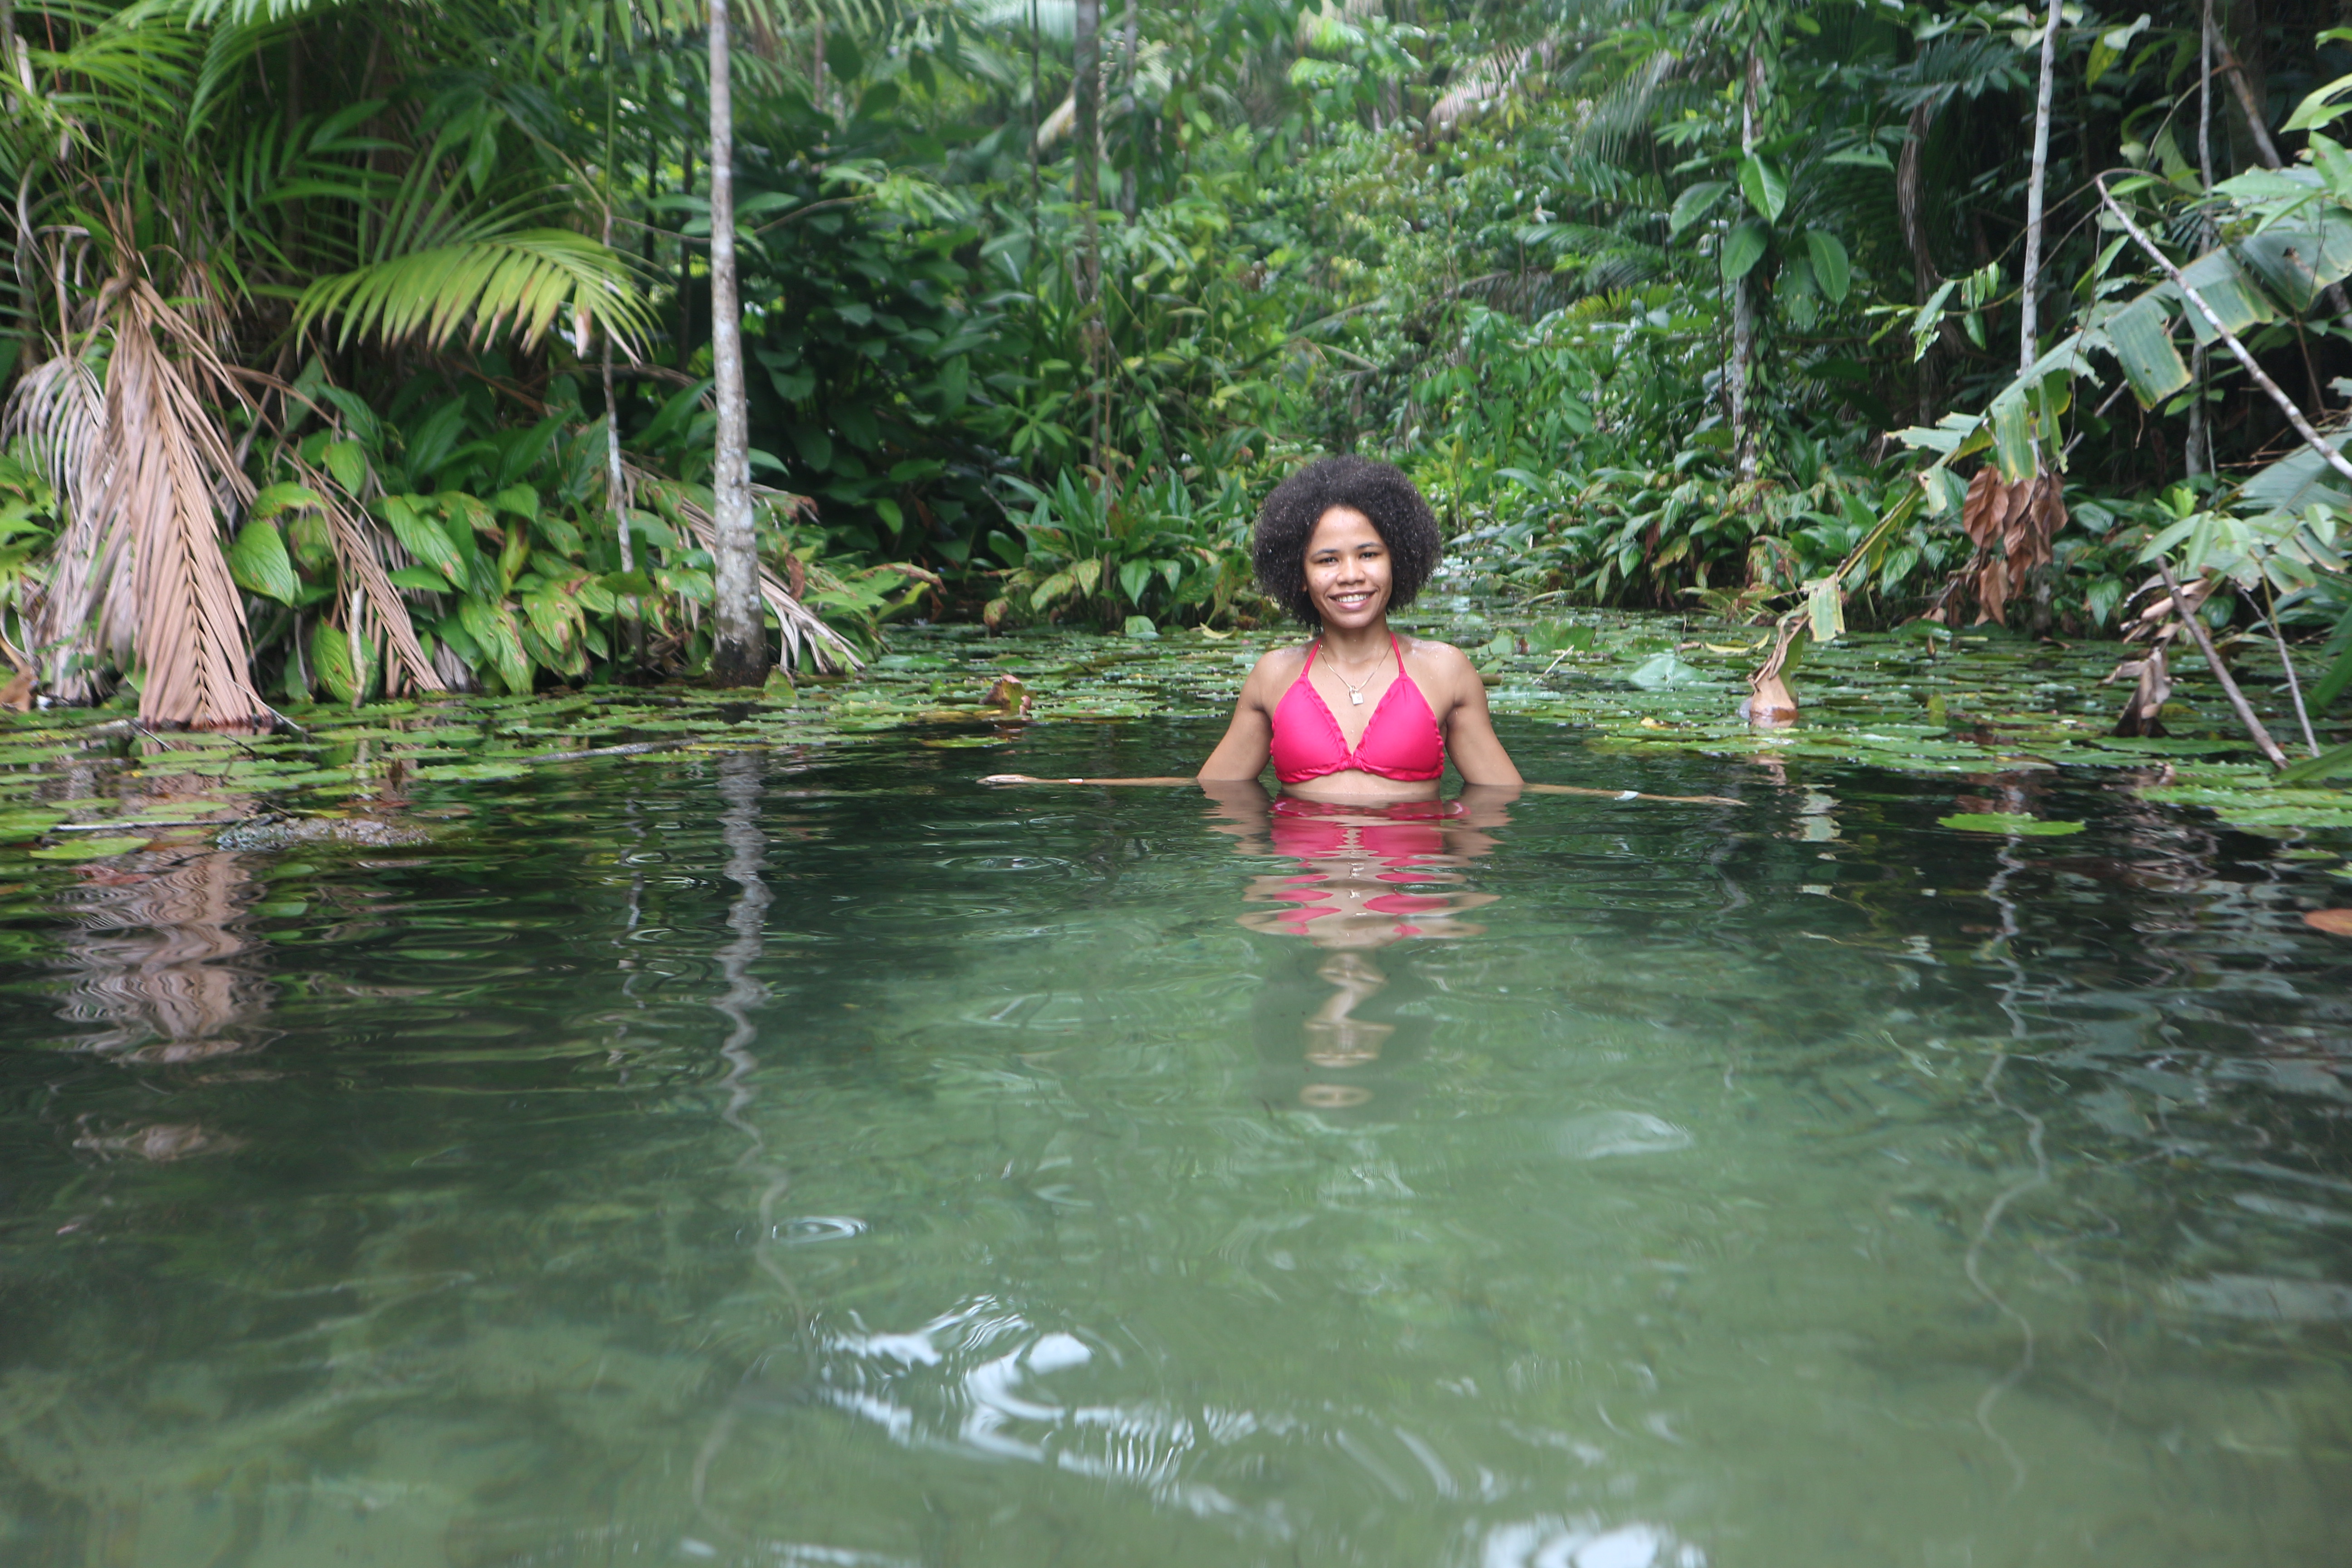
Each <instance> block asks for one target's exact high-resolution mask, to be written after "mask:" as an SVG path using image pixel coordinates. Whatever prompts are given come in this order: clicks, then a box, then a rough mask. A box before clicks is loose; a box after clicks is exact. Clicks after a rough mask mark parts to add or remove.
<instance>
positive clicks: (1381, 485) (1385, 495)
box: [1252, 455, 1444, 626]
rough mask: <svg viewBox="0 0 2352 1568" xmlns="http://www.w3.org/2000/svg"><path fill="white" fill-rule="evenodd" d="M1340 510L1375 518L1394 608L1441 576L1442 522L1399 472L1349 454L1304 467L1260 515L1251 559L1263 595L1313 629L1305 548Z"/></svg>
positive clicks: (1278, 487) (1315, 620)
mask: <svg viewBox="0 0 2352 1568" xmlns="http://www.w3.org/2000/svg"><path fill="white" fill-rule="evenodd" d="M1335 506H1344V507H1350V508H1352V509H1354V510H1357V511H1360V512H1362V513H1363V514H1364V515H1365V516H1366V517H1368V518H1370V519H1371V522H1372V528H1373V530H1374V531H1377V532H1378V533H1379V534H1380V536H1381V542H1382V543H1384V544H1386V545H1387V546H1388V547H1389V567H1390V574H1391V584H1392V586H1391V588H1390V591H1389V608H1391V609H1392V610H1395V609H1402V608H1403V607H1404V606H1405V605H1410V604H1412V596H1413V595H1415V594H1418V593H1419V592H1421V585H1422V584H1423V583H1426V582H1428V581H1429V574H1431V573H1432V572H1434V571H1435V570H1436V569H1437V557H1438V555H1439V553H1440V552H1442V551H1443V549H1444V544H1443V542H1441V541H1440V539H1439V538H1438V533H1437V519H1436V518H1435V517H1434V516H1433V515H1432V514H1431V512H1430V510H1429V503H1428V502H1427V501H1425V500H1422V499H1421V492H1420V491H1419V490H1417V489H1413V488H1412V480H1411V479H1406V478H1405V477H1404V473H1403V471H1402V469H1400V468H1395V467H1394V466H1392V465H1391V464H1388V463H1381V462H1375V461H1374V460H1373V459H1371V458H1358V457H1353V456H1347V455H1343V456H1340V457H1336V458H1318V459H1317V460H1316V461H1314V462H1312V463H1309V464H1307V466H1306V467H1305V468H1301V469H1299V470H1298V471H1297V473H1295V474H1293V475H1291V476H1290V477H1289V478H1288V479H1285V480H1283V481H1282V483H1280V484H1278V485H1276V486H1275V487H1274V493H1273V494H1272V495H1270V496H1268V497H1266V498H1265V506H1264V507H1262V508H1260V509H1259V510H1258V514H1257V536H1256V542H1255V547H1254V549H1253V552H1252V553H1253V559H1254V560H1255V564H1256V567H1257V580H1258V584H1259V586H1261V587H1263V588H1264V589H1265V592H1266V596H1267V597H1269V598H1271V599H1273V600H1274V601H1275V602H1276V603H1277V604H1279V605H1282V606H1283V607H1284V608H1285V609H1286V610H1288V611H1289V612H1290V613H1291V614H1292V615H1294V616H1297V617H1298V618H1299V619H1300V620H1301V621H1304V622H1305V623H1307V625H1308V626H1315V625H1318V624H1319V622H1320V621H1321V618H1322V617H1320V616H1318V615H1317V614H1316V613H1315V601H1314V599H1313V598H1312V597H1311V596H1310V595H1308V594H1307V542H1308V541H1309V540H1311V539H1312V538H1314V536H1315V525H1316V524H1317V523H1318V522H1320V521H1323V514H1324V513H1325V512H1327V511H1329V510H1331V509H1332V508H1333V507H1335Z"/></svg>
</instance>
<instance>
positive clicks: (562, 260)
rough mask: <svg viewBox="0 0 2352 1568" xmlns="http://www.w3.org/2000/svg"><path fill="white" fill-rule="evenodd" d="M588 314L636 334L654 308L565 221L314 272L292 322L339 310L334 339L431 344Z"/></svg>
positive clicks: (620, 264) (629, 272)
mask: <svg viewBox="0 0 2352 1568" xmlns="http://www.w3.org/2000/svg"><path fill="white" fill-rule="evenodd" d="M567 315H569V316H572V317H574V318H577V317H580V316H583V315H584V316H586V317H588V318H590V319H591V320H596V321H603V322H604V327H605V329H606V330H607V331H611V332H614V334H616V335H617V336H619V337H622V338H624V339H627V340H640V339H642V338H643V337H644V336H645V335H646V333H647V331H649V330H650V329H651V327H652V325H653V312H652V310H651V309H650V308H649V307H648V306H647V304H646V299H645V296H644V294H643V293H642V292H640V291H639V289H637V286H636V280H635V276H634V268H633V267H632V265H631V263H630V261H629V259H628V258H626V257H625V256H623V255H622V254H621V253H620V252H619V251H617V250H614V248H613V247H610V246H608V245H604V244H601V243H599V242H598V241H596V240H593V239H591V238H589V237H587V236H585V235H582V234H575V233H573V232H572V231H571V230H569V229H562V228H530V229H522V230H520V231H518V232H515V233H511V234H503V235H481V236H478V237H471V238H467V239H464V240H460V241H458V242H457V243H455V244H449V245H440V246H435V247H431V248H429V249H425V250H417V251H412V252H410V253H408V254H407V255H404V256H396V257H393V258H388V259H385V260H382V261H376V262H372V263H370V264H369V265H367V266H364V267H359V268H353V269H352V270H351V271H348V272H341V273H337V274H335V275H334V276H332V277H328V278H321V279H318V280H316V281H315V282H313V283H312V284H311V285H310V287H309V288H307V289H304V290H303V291H302V298H301V300H300V302H299V304H298V305H297V307H296V309H295V324H296V326H297V328H298V329H301V330H307V329H309V328H310V326H312V325H314V324H316V323H318V322H320V321H324V320H326V319H327V318H329V317H340V318H341V321H342V331H341V333H340V335H339V336H338V337H337V340H336V342H337V343H338V344H339V345H341V344H347V343H349V342H351V341H352V339H353V338H355V337H364V336H370V335H373V336H374V337H376V338H378V339H379V340H381V341H383V342H387V343H390V342H402V341H409V342H420V343H423V344H424V345H425V346H426V347H429V348H438V347H440V346H442V345H443V344H445V343H446V342H449V340H450V339H452V338H454V337H456V336H457V335H458V334H459V333H460V332H461V331H463V332H465V333H466V334H467V338H468V340H469V341H471V342H477V343H478V342H484V341H486V340H488V339H490V338H493V337H496V336H498V335H499V333H500V332H501V331H512V332H513V334H514V335H515V336H516V337H517V338H518V339H519V340H520V341H521V342H524V343H526V344H529V343H533V342H538V341H539V339H540V338H541V337H543V336H545V335H546V332H547V330H548V328H549V327H550V326H551V325H553V324H554V323H555V322H556V321H558V320H559V319H560V318H562V317H565V316H567Z"/></svg>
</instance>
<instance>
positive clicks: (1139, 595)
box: [1118, 561, 1151, 605]
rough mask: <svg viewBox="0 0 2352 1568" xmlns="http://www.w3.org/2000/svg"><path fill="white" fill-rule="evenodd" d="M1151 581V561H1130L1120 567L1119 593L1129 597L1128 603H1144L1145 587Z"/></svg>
mask: <svg viewBox="0 0 2352 1568" xmlns="http://www.w3.org/2000/svg"><path fill="white" fill-rule="evenodd" d="M1150 581H1151V563H1150V562H1149V561H1129V562H1125V563H1121V565H1120V566H1119V569H1118V586H1119V591H1120V592H1121V593H1123V594H1125V595H1127V599H1128V603H1129V604H1131V605H1139V604H1141V603H1142V602H1143V585H1144V584H1147V583H1149V582H1150Z"/></svg>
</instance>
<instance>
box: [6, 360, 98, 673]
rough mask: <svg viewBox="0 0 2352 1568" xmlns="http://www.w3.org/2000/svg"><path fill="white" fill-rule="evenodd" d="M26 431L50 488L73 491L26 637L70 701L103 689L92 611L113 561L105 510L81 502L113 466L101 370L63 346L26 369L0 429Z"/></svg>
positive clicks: (68, 493) (67, 494)
mask: <svg viewBox="0 0 2352 1568" xmlns="http://www.w3.org/2000/svg"><path fill="white" fill-rule="evenodd" d="M19 435H21V436H24V437H26V438H27V439H28V440H29V441H30V442H31V443H32V447H33V450H34V452H35V454H36V455H37V457H38V458H39V459H40V462H41V466H42V468H43V469H44V470H45V471H46V474H47V479H48V481H49V488H50V489H54V490H55V491H56V492H57V493H58V495H59V496H61V497H64V498H65V499H66V509H65V510H66V527H65V531H64V532H63V533H62V534H60V535H59V536H58V542H57V545H56V547H55V549H54V552H52V554H51V557H50V561H49V570H48V581H47V583H46V584H44V585H43V587H42V589H41V591H40V595H39V597H38V598H37V600H35V601H34V603H33V604H32V605H30V606H28V610H29V613H28V615H27V616H26V623H27V624H26V640H27V641H28V642H30V643H31V644H32V652H33V655H34V657H35V658H37V659H38V660H40V661H41V667H42V668H41V683H42V684H43V685H44V686H46V687H47V688H48V689H49V690H50V691H51V692H53V693H55V694H56V695H57V696H58V698H60V699H62V700H65V701H68V702H87V701H89V700H91V699H92V698H94V697H97V696H98V695H99V694H100V692H99V682H98V679H97V677H96V673H95V671H94V669H93V668H92V666H93V665H94V664H95V663H96V662H97V661H96V660H95V658H92V657H91V656H92V655H94V654H95V653H96V651H97V649H96V647H95V645H94V642H93V638H92V632H93V630H94V625H93V623H94V621H95V619H96V616H94V614H93V612H94V611H96V610H97V609H98V608H99V605H100V600H101V598H102V597H103V595H104V593H105V590H106V586H107V581H108V577H109V575H110V574H109V573H107V572H106V571H104V570H102V569H103V568H106V567H110V565H111V563H110V561H109V559H108V552H107V549H106V545H107V542H108V541H107V538H106V534H105V531H104V530H103V529H102V528H101V526H100V524H101V521H102V516H103V514H102V513H101V511H100V509H99V508H98V507H97V506H96V505H94V504H87V505H86V504H81V502H82V501H83V500H85V499H87V500H91V501H94V500H95V499H96V498H97V497H99V496H100V495H102V494H104V493H105V490H106V484H107V476H108V474H109V472H110V470H111V468H112V467H113V451H112V448H110V447H109V446H108V445H107V440H106V389H105V387H104V386H103V385H102V384H100V381H99V379H98V373H97V372H96V371H94V370H92V369H91V368H90V366H89V363H87V362H85V361H84V360H82V359H80V358H79V357H69V356H68V355H64V354H59V355H58V356H56V357H55V358H52V359H47V360H43V361H42V362H41V363H38V364H37V365H34V366H33V367H32V368H31V369H29V370H27V371H26V373H25V374H23V375H22V376H21V377H19V378H18V380H17V382H16V389H15V390H14V391H13V392H12V393H10V394H9V397H8V409H7V415H6V417H5V420H0V436H5V437H16V436H19Z"/></svg>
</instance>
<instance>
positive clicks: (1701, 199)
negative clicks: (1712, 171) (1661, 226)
mask: <svg viewBox="0 0 2352 1568" xmlns="http://www.w3.org/2000/svg"><path fill="white" fill-rule="evenodd" d="M1729 189H1731V183H1730V182H1729V181H1728V180H1701V181H1700V182H1699V183H1698V184H1695V185H1691V186H1688V187H1686V188H1685V190H1684V191H1683V193H1682V195H1678V196H1676V197H1675V205H1674V210H1673V211H1671V212H1669V213H1668V214H1667V215H1666V235H1667V237H1668V238H1673V237H1675V236H1678V235H1680V234H1681V233H1682V231H1683V230H1685V229H1686V228H1688V227H1690V226H1691V225H1693V224H1695V223H1696V222H1697V221H1698V220H1699V219H1701V218H1703V217H1705V216H1706V209H1707V208H1709V207H1711V206H1713V205H1715V202H1716V198H1717V197H1718V196H1720V195H1723V193H1724V192H1726V191H1727V190H1729Z"/></svg>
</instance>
